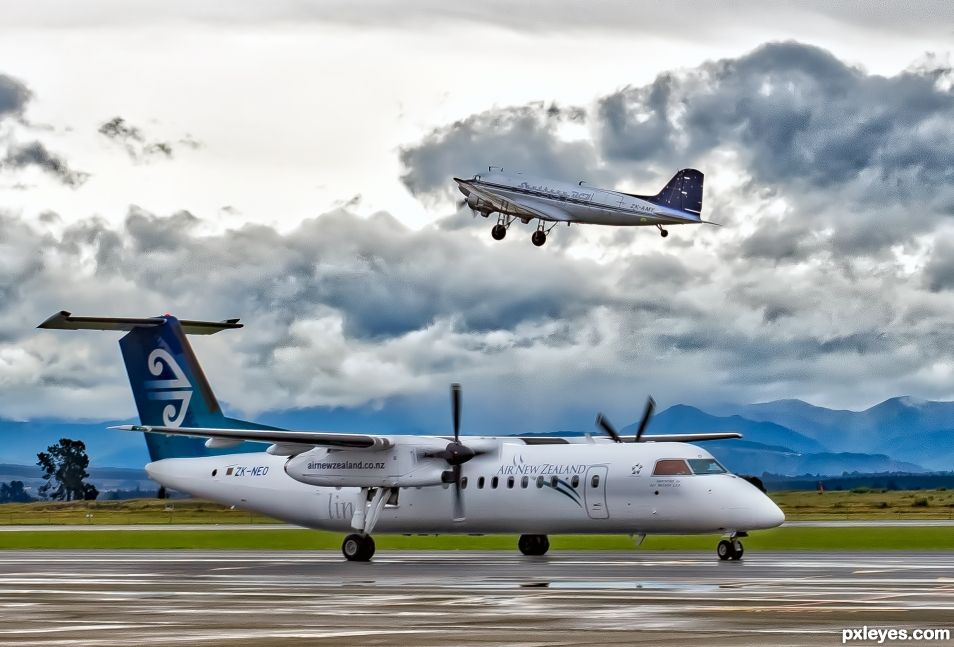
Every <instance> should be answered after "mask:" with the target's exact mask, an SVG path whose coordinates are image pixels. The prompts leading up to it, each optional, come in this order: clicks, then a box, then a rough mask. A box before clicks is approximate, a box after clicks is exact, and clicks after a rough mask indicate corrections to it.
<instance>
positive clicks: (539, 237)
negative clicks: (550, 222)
mask: <svg viewBox="0 0 954 647" xmlns="http://www.w3.org/2000/svg"><path fill="white" fill-rule="evenodd" d="M530 242H532V243H533V244H534V245H536V246H537V247H543V244H544V243H545V242H547V232H545V231H543V230H542V229H537V230H536V231H535V232H533V235H532V236H530Z"/></svg>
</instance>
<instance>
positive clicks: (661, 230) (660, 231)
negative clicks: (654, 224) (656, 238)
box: [659, 229, 669, 238]
mask: <svg viewBox="0 0 954 647" xmlns="http://www.w3.org/2000/svg"><path fill="white" fill-rule="evenodd" d="M659 235H660V236H662V237H663V238H665V237H666V236H668V235H669V232H668V231H666V230H665V229H660V230H659Z"/></svg>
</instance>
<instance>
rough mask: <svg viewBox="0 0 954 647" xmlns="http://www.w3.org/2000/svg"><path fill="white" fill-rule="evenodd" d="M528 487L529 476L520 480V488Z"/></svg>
mask: <svg viewBox="0 0 954 647" xmlns="http://www.w3.org/2000/svg"><path fill="white" fill-rule="evenodd" d="M528 485H530V477H529V476H524V477H523V478H522V479H520V487H522V488H526V487H527V486H528Z"/></svg>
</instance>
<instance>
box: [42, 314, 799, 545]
mask: <svg viewBox="0 0 954 647" xmlns="http://www.w3.org/2000/svg"><path fill="white" fill-rule="evenodd" d="M39 327H40V328H52V329H65V330H122V331H127V334H126V335H125V336H123V338H122V339H120V342H119V345H120V348H121V350H122V354H123V359H124V361H125V364H126V370H127V373H128V375H129V380H130V384H131V386H132V391H133V396H134V398H135V401H136V406H137V409H138V411H139V418H140V421H141V422H142V424H141V425H125V426H121V427H116V429H123V430H127V431H138V432H145V437H146V443H147V445H148V448H149V453H150V458H151V460H152V462H150V463H149V464H148V465H146V471H147V472H148V473H149V476H150V477H152V478H153V479H154V480H156V481H158V482H159V483H160V484H161V485H162V486H164V487H167V488H171V489H175V490H178V491H181V492H187V493H189V494H192V495H194V496H197V497H202V498H206V499H211V500H213V501H218V502H220V503H223V504H226V505H233V506H236V507H238V508H243V509H246V510H253V511H255V512H260V513H262V514H265V515H268V516H271V517H274V518H277V519H283V520H285V521H288V522H290V523H294V524H298V525H301V526H306V527H308V528H320V529H325V530H335V531H341V532H345V533H348V535H347V537H346V538H345V539H344V542H343V544H342V552H343V554H344V556H345V557H346V558H347V559H348V560H352V561H367V560H369V559H370V558H371V556H372V555H373V554H374V540H373V539H372V537H371V535H372V532H373V531H379V532H383V533H405V534H414V533H424V534H438V533H467V534H472V533H478V534H482V533H518V534H520V540H519V543H518V547H519V549H520V550H521V551H522V552H523V553H524V554H526V555H542V554H544V553H546V552H547V550H548V548H549V540H548V539H547V535H548V534H550V533H579V534H595V533H600V534H605V533H621V534H630V535H638V536H639V537H640V541H642V539H643V538H645V536H646V535H648V534H720V535H724V536H725V539H722V540H721V541H720V542H719V543H718V550H717V552H718V555H719V557H720V558H721V559H740V558H741V557H742V552H743V548H742V543H741V541H739V538H740V537H743V536H745V535H746V534H747V531H750V530H756V529H764V528H774V527H775V526H778V525H780V524H781V523H782V521H783V520H784V515H783V514H782V511H781V510H780V509H779V508H778V507H777V506H776V505H775V504H774V503H773V502H772V500H771V499H769V498H768V497H767V496H765V494H763V493H762V492H761V491H759V489H757V488H756V487H755V486H753V485H752V484H750V483H749V482H748V481H746V480H745V479H743V478H741V477H738V476H735V475H733V474H730V473H728V472H727V471H726V470H725V468H723V467H722V466H721V465H720V464H719V463H718V462H717V461H716V460H715V459H714V458H713V457H712V455H711V454H709V453H708V452H706V451H705V450H703V449H700V448H699V447H696V446H694V445H690V444H687V443H686V442H685V441H693V440H712V439H719V438H738V437H740V434H738V433H731V432H726V433H711V434H677V435H666V436H644V435H643V431H644V430H645V428H646V425H647V423H648V422H649V418H650V416H651V415H652V408H653V402H652V399H650V401H649V403H648V405H647V408H646V412H645V414H644V415H643V419H642V421H641V423H640V425H639V430H638V432H637V433H636V435H635V437H634V438H628V439H623V438H621V437H620V436H619V434H618V433H617V432H616V430H615V429H614V428H613V426H612V425H611V424H610V423H609V422H608V421H607V420H606V419H605V418H604V417H603V416H599V417H598V418H597V424H598V425H599V427H601V428H602V429H603V431H605V432H606V434H607V435H608V436H609V438H602V437H599V438H591V437H588V436H587V437H577V438H555V437H532V438H531V437H510V436H502V437H501V436H498V437H494V436H464V437H461V436H460V435H459V429H460V413H461V400H460V387H459V386H457V385H454V386H453V387H452V390H451V395H452V412H453V432H454V433H453V435H452V436H410V435H375V434H353V433H330V432H324V431H285V430H281V429H277V428H274V427H268V426H266V425H260V424H257V423H253V422H245V421H241V420H235V419H232V418H227V417H225V416H224V415H223V414H222V411H221V409H220V407H219V404H218V402H217V401H216V399H215V396H214V395H213V393H212V389H211V388H210V387H209V383H208V382H207V380H206V378H205V375H204V374H203V372H202V369H201V367H200V366H199V363H198V361H197V360H196V357H195V354H194V353H193V351H192V348H191V345H190V344H189V341H188V339H187V338H186V335H188V334H212V333H215V332H218V331H220V330H225V329H230V328H241V327H242V324H240V323H238V320H237V319H233V320H227V321H221V322H208V321H180V320H178V319H176V318H175V317H173V316H171V315H164V316H160V317H146V318H134V319H126V318H110V317H76V316H73V315H71V314H70V313H68V312H60V313H57V314H56V315H53V316H52V317H50V318H49V319H47V320H46V321H45V322H43V323H42V324H40V326H39ZM249 441H250V442H249ZM614 441H615V442H614ZM465 502H466V506H467V514H466V515H465V514H464V504H465Z"/></svg>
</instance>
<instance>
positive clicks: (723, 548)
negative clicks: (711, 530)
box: [716, 537, 745, 561]
mask: <svg viewBox="0 0 954 647" xmlns="http://www.w3.org/2000/svg"><path fill="white" fill-rule="evenodd" d="M744 553H745V548H743V546H742V542H741V541H739V540H738V539H736V538H735V537H733V538H731V539H723V540H722V541H720V542H719V545H718V547H717V548H716V554H718V555H719V559H721V560H722V561H728V560H732V561H738V560H740V559H742V555H743V554H744Z"/></svg>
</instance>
